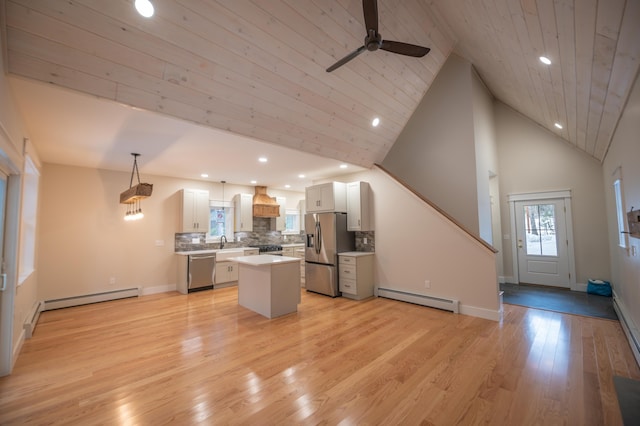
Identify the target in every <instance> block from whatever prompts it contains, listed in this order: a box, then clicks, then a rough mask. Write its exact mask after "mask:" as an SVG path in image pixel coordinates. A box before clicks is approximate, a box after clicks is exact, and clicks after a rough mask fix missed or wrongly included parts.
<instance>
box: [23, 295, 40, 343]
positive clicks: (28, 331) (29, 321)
mask: <svg viewBox="0 0 640 426" xmlns="http://www.w3.org/2000/svg"><path fill="white" fill-rule="evenodd" d="M42 311H44V302H43V301H39V302H37V303H36V304H34V305H33V308H32V310H31V312H29V315H27V318H26V319H25V320H24V324H23V326H22V328H23V329H24V338H25V339H31V336H33V330H35V328H36V324H38V318H40V312H42Z"/></svg>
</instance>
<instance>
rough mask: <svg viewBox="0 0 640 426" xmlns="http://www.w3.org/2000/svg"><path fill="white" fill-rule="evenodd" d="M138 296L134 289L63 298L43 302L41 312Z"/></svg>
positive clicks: (137, 289) (136, 289)
mask: <svg viewBox="0 0 640 426" xmlns="http://www.w3.org/2000/svg"><path fill="white" fill-rule="evenodd" d="M139 295H140V289H139V288H137V287H135V288H124V289H120V290H112V291H105V292H102V293H94V294H85V295H82V296H72V297H65V298H62V299H54V300H45V302H44V309H43V310H45V311H48V310H51V309H60V308H68V307H71V306H80V305H88V304H89V303H97V302H106V301H109V300H117V299H126V298H129V297H138V296H139Z"/></svg>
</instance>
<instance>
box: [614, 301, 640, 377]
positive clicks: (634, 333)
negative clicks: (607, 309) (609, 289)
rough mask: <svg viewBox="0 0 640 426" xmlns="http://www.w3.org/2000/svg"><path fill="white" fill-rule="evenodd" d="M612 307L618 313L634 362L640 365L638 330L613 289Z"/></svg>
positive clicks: (639, 333) (639, 336)
mask: <svg viewBox="0 0 640 426" xmlns="http://www.w3.org/2000/svg"><path fill="white" fill-rule="evenodd" d="M613 309H614V310H615V311H616V314H618V318H619V319H620V325H621V326H622V330H623V331H624V334H625V336H627V340H628V341H629V346H630V347H631V351H632V352H633V356H634V358H635V359H636V363H637V364H638V366H640V332H639V331H638V327H637V326H636V325H635V324H634V322H633V319H631V317H630V316H629V315H628V314H627V308H626V307H625V305H624V303H623V302H622V300H620V299H619V298H618V296H616V293H615V291H614V292H613Z"/></svg>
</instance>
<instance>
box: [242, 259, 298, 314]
mask: <svg viewBox="0 0 640 426" xmlns="http://www.w3.org/2000/svg"><path fill="white" fill-rule="evenodd" d="M230 260H233V261H234V262H237V263H238V304H239V305H240V306H243V307H245V308H247V309H251V310H252V311H254V312H257V313H259V314H260V315H263V316H265V317H267V318H275V317H279V316H282V315H286V314H290V313H292V312H296V311H297V310H298V303H300V259H299V258H297V257H288V256H273V255H261V256H239V257H234V258H232V259H230Z"/></svg>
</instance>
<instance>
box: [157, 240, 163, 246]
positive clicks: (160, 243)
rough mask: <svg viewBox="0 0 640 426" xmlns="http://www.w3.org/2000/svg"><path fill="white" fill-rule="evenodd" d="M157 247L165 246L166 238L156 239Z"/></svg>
mask: <svg viewBox="0 0 640 426" xmlns="http://www.w3.org/2000/svg"><path fill="white" fill-rule="evenodd" d="M156 247H164V240H156Z"/></svg>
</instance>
